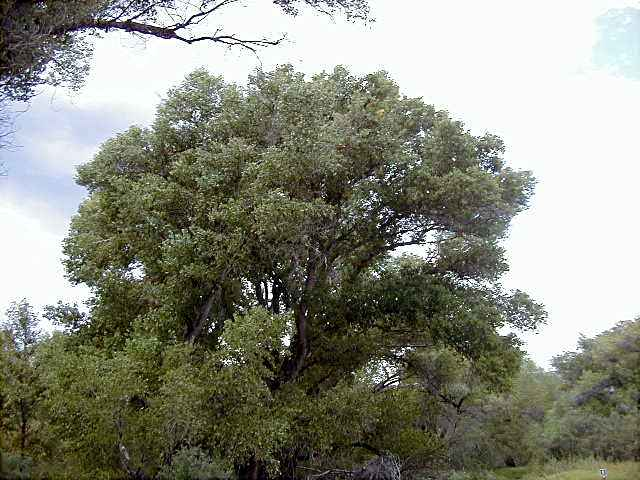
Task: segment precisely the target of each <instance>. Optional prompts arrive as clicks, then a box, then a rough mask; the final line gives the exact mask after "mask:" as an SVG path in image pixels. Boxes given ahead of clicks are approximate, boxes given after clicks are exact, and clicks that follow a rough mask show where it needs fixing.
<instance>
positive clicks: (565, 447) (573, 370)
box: [547, 319, 640, 459]
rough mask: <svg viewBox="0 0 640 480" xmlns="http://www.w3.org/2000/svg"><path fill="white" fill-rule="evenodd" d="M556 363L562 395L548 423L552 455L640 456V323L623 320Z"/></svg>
mask: <svg viewBox="0 0 640 480" xmlns="http://www.w3.org/2000/svg"><path fill="white" fill-rule="evenodd" d="M578 348H579V349H578V351H576V352H565V353H563V354H562V355H558V356H556V357H555V358H554V359H553V365H554V367H555V368H556V370H557V372H558V373H559V374H560V376H561V378H562V380H563V389H564V391H565V393H564V395H563V397H562V398H561V400H560V401H558V402H557V403H556V405H555V406H554V410H553V412H552V414H553V418H552V420H551V421H550V422H549V423H548V425H547V429H548V432H547V437H548V442H549V447H548V448H549V449H550V452H551V454H552V455H554V456H556V457H562V456H569V455H573V456H583V455H589V454H595V455H598V456H600V457H603V458H610V459H630V458H638V457H639V455H640V444H639V443H638V438H640V369H638V365H640V320H638V319H635V320H631V321H625V322H620V323H618V325H616V326H615V327H614V328H612V329H610V330H607V331H605V332H603V333H601V334H599V335H597V336H595V337H594V338H586V337H582V338H581V339H580V341H579V342H578Z"/></svg>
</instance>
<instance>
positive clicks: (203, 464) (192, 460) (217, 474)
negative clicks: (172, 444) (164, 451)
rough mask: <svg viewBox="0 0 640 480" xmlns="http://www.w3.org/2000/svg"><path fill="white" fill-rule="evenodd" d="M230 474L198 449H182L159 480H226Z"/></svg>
mask: <svg viewBox="0 0 640 480" xmlns="http://www.w3.org/2000/svg"><path fill="white" fill-rule="evenodd" d="M230 477H231V474H230V473H229V472H227V471H226V470H225V469H224V467H222V465H221V462H219V461H217V460H215V459H213V458H211V456H210V455H208V454H207V453H206V452H205V451H203V450H202V449H200V448H197V447H195V448H183V449H182V450H180V451H179V452H178V453H176V454H175V455H174V456H173V461H172V462H171V465H169V466H167V467H165V468H163V469H162V471H161V472H160V474H159V475H158V479H159V480H214V479H222V480H227V479H229V478H230Z"/></svg>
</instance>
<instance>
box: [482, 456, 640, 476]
mask: <svg viewBox="0 0 640 480" xmlns="http://www.w3.org/2000/svg"><path fill="white" fill-rule="evenodd" d="M601 468H606V469H607V470H608V472H609V476H608V478H607V480H640V463H638V462H621V463H612V462H605V461H601V460H594V459H587V460H579V461H571V462H550V463H547V464H544V465H534V466H528V467H517V468H500V469H498V470H496V471H495V472H494V474H495V476H496V478H497V479H498V480H600V479H601V477H600V469H601Z"/></svg>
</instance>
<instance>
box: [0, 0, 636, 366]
mask: <svg viewBox="0 0 640 480" xmlns="http://www.w3.org/2000/svg"><path fill="white" fill-rule="evenodd" d="M246 4H247V6H248V7H247V8H241V9H236V10H234V11H233V13H229V14H227V15H226V16H224V17H222V18H220V21H221V22H223V23H224V25H225V26H227V29H228V30H229V31H237V32H245V33H246V32H249V33H251V32H257V33H264V34H269V33H273V34H274V35H278V34H279V33H281V32H283V31H286V32H288V36H289V39H290V41H289V42H287V43H286V44H284V45H283V46H280V47H271V48H269V49H268V50H264V51H262V52H261V53H260V56H259V58H257V57H255V56H253V55H251V54H247V53H242V52H240V51H237V50H235V51H231V52H229V51H227V50H225V49H223V48H220V47H217V46H215V45H205V44H200V45H197V46H184V45H177V44H173V43H168V42H165V41H148V42H146V44H143V43H141V42H140V41H134V40H131V39H127V37H125V36H119V35H109V36H108V37H107V38H105V39H102V40H100V41H99V42H98V43H97V44H96V50H95V56H94V59H93V66H92V72H91V75H90V77H89V80H88V82H87V85H86V86H85V87H84V89H83V90H82V91H81V92H80V93H79V94H76V95H73V96H69V95H68V94H67V93H65V92H64V91H55V92H53V91H50V90H45V91H43V92H42V94H41V95H39V96H38V97H37V98H36V99H35V101H34V102H33V103H32V104H31V106H30V107H29V109H28V110H27V111H26V112H24V113H23V114H21V115H20V116H19V117H18V119H17V122H16V127H17V134H16V139H15V143H16V144H17V145H18V147H16V148H14V149H13V151H10V152H7V151H5V152H2V160H4V162H5V164H6V166H7V167H8V169H9V175H8V176H7V177H5V178H2V179H0V225H2V234H1V235H0V256H1V260H0V261H1V263H0V265H2V275H0V309H1V310H4V309H5V308H6V306H7V305H8V303H9V302H10V301H11V300H13V299H17V298H21V297H27V298H28V299H30V300H31V301H32V303H33V304H34V305H36V306H37V307H41V306H43V305H46V304H49V303H54V302H56V301H57V300H58V299H63V300H67V301H69V300H71V301H73V300H77V299H81V298H83V297H84V296H85V295H86V293H87V292H86V291H85V290H83V289H82V288H77V287H76V288H74V287H71V286H70V285H68V284H67V283H66V281H65V280H64V276H63V270H62V267H61V265H60V257H61V251H60V250H61V249H60V241H61V240H62V238H63V237H64V235H65V233H66V230H67V228H68V223H69V220H70V217H71V215H73V214H74V212H75V211H76V209H77V206H78V203H79V202H80V201H81V200H82V198H83V195H84V191H83V190H82V189H81V188H79V187H77V186H76V185H75V184H74V181H73V177H74V171H75V166H76V165H78V164H80V163H83V162H86V161H88V160H90V159H91V158H92V155H93V154H94V153H95V152H96V151H97V150H98V148H99V146H100V144H101V143H102V142H104V141H105V140H106V139H108V138H110V137H111V136H113V135H114V134H115V133H117V132H120V131H123V130H125V129H126V128H128V127H129V126H130V125H132V124H138V125H143V126H144V125H148V124H149V123H150V122H151V121H152V119H153V114H154V111H155V107H156V105H157V104H158V102H159V100H160V99H161V98H162V97H163V96H164V95H165V93H166V91H167V89H168V88H170V87H171V86H174V85H175V84H177V83H178V82H179V81H180V80H181V79H182V78H183V77H184V76H185V75H186V74H187V73H188V72H190V71H192V70H193V69H195V68H197V67H201V66H205V67H207V68H208V69H209V70H210V71H211V72H213V73H216V74H220V75H223V76H224V77H225V78H226V79H228V80H231V81H237V82H244V81H245V80H246V77H247V75H248V74H250V73H251V71H252V70H253V69H254V68H256V67H257V66H259V65H260V64H262V66H263V68H265V69H270V68H272V67H273V66H275V65H277V64H282V63H292V64H293V65H294V66H295V67H296V68H298V69H299V70H302V71H304V72H308V73H313V72H318V71H321V70H331V69H333V67H334V66H335V65H336V64H344V65H346V66H348V67H349V68H350V69H351V70H352V71H354V72H356V73H368V72H371V71H375V70H380V69H384V70H387V71H388V72H390V74H391V76H392V77H393V78H394V79H395V80H396V81H397V82H398V84H399V85H400V87H401V90H402V91H403V93H405V94H406V95H409V96H422V97H424V99H425V100H426V101H427V102H429V103H432V104H434V105H435V106H436V107H438V108H443V109H447V110H449V112H450V113H451V114H452V115H453V116H454V117H456V118H458V119H460V120H462V121H464V122H465V124H466V125H467V127H468V128H469V129H471V130H472V131H473V132H474V133H483V132H485V131H489V132H492V133H496V134H498V135H500V136H502V137H503V138H504V140H505V142H506V144H507V153H506V160H507V162H508V163H509V165H510V166H512V167H514V168H519V169H528V170H532V171H533V172H534V174H535V176H536V178H537V179H538V182H539V183H538V186H537V190H536V196H535V199H534V201H533V203H532V206H531V208H530V209H529V210H528V211H527V212H525V213H523V214H521V215H520V216H519V217H518V218H517V219H516V220H515V222H514V223H513V226H512V229H511V235H510V238H509V240H508V241H507V242H506V247H507V249H508V253H509V259H510V264H511V271H510V273H509V274H508V275H507V277H506V278H505V283H506V285H507V286H509V287H513V288H520V289H522V290H525V291H527V292H528V293H530V294H531V295H532V296H534V297H535V298H536V299H537V300H539V301H541V302H543V303H544V304H545V305H546V307H547V310H548V311H549V324H548V325H547V326H546V327H544V328H542V329H541V331H540V332H539V333H538V334H537V335H534V336H529V337H527V349H528V352H529V354H530V355H531V356H532V358H533V359H534V360H535V361H536V362H538V363H539V364H541V365H543V366H547V365H548V360H549V359H550V358H551V356H553V355H555V354H557V353H560V352H562V351H564V350H567V349H574V348H575V343H576V340H577V338H578V335H579V334H580V333H583V334H585V335H587V336H592V335H594V334H596V333H598V332H600V331H602V330H605V329H607V328H610V327H611V326H613V325H614V324H615V323H616V322H618V321H620V320H626V319H631V318H634V317H635V316H637V315H639V314H640V296H639V295H638V272H639V271H640V256H639V255H638V254H637V243H638V238H639V236H640V235H639V234H640V226H639V225H640V222H639V220H638V217H639V215H638V197H639V193H638V180H639V178H640V162H639V161H638V151H639V149H638V140H639V139H640V135H639V134H638V112H640V80H637V79H636V80H634V79H632V78H625V77H621V76H615V75H612V74H609V73H607V72H605V71H602V70H598V69H596V68H595V67H594V66H593V65H592V62H591V58H592V49H593V45H594V42H595V41H596V23H595V20H596V18H597V17H598V16H599V15H601V14H603V13H604V12H605V11H607V10H608V9H609V8H613V7H616V6H624V5H635V4H637V2H633V1H619V2H616V1H612V0H592V1H590V0H575V1H569V0H564V1H562V2H558V1H557V0H553V1H551V0H539V1H537V2H517V1H508V0H503V1H496V0H483V1H482V2H474V1H471V0H467V1H451V0H447V1H444V0H439V1H436V0H395V1H391V0H373V1H372V2H371V4H372V8H373V14H374V16H375V18H376V20H377V21H376V22H375V23H374V24H373V25H371V26H363V25H353V24H348V23H345V22H343V21H341V20H336V21H335V22H331V21H330V20H328V19H327V18H324V17H322V16H318V15H310V14H307V15H303V16H301V17H299V18H298V19H295V20H292V19H288V18H285V17H283V16H282V15H280V14H278V13H277V11H276V10H275V9H274V8H272V7H271V6H270V2H265V1H264V0H255V1H253V2H251V1H247V2H246ZM400 5H402V7H400ZM636 78H640V75H638V76H637V77H636Z"/></svg>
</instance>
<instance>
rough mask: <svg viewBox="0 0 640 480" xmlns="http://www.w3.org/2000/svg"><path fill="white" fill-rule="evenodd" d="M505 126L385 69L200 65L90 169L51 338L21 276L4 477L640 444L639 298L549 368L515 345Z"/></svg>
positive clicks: (623, 451) (476, 457)
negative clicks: (471, 120)
mask: <svg viewBox="0 0 640 480" xmlns="http://www.w3.org/2000/svg"><path fill="white" fill-rule="evenodd" d="M503 149H504V147H503V144H502V142H501V140H500V139H499V138H497V137H495V136H493V135H483V136H480V137H478V136H473V135H472V134H470V133H469V132H468V131H467V130H465V129H464V127H463V125H462V123H460V122H458V121H455V120H453V119H451V118H450V117H449V115H448V114H447V113H446V112H444V111H439V110H437V109H435V108H434V107H433V106H431V105H427V104H425V103H424V102H423V101H422V99H416V98H407V97H404V96H402V95H401V94H400V92H399V88H398V86H397V85H395V84H394V82H393V81H392V80H391V79H390V78H389V77H388V75H387V74H385V73H384V72H379V73H374V74H370V75H366V76H363V77H357V76H354V75H352V74H350V73H349V71H348V70H346V69H345V68H342V67H338V68H336V69H335V70H334V71H333V72H331V73H322V74H318V75H315V76H313V77H312V78H305V76H304V75H302V74H300V73H298V72H296V71H294V70H293V68H291V67H289V66H285V67H280V68H278V69H276V70H274V71H272V72H262V71H258V72H256V74H255V75H253V76H252V77H250V79H249V82H248V84H247V85H235V84H230V83H227V82H225V81H224V79H223V78H221V77H215V76H212V75H210V74H208V73H207V72H206V71H203V70H198V71H196V72H194V73H192V74H191V75H189V76H188V77H187V78H186V80H185V81H184V82H183V83H182V84H181V85H179V86H178V87H176V88H175V89H173V90H172V91H171V92H170V94H169V95H168V97H167V98H166V99H165V100H164V101H163V102H162V104H161V105H160V107H159V109H158V112H157V116H156V120H155V122H154V123H153V125H152V126H151V127H150V128H139V127H132V128H130V129H129V130H127V131H126V132H124V133H122V134H120V135H118V136H116V137H115V138H113V139H111V140H109V141H107V142H105V144H104V145H103V146H102V148H101V150H100V152H99V153H98V154H97V155H96V156H95V158H94V159H93V160H92V161H90V162H89V163H87V164H85V165H83V166H82V167H80V168H79V170H78V183H79V184H80V185H82V186H84V187H86V188H87V190H88V197H87V199H86V200H85V201H84V202H83V203H82V205H81V206H80V208H79V211H78V214H77V215H76V216H75V217H74V218H73V220H72V223H71V228H70V232H69V235H68V236H67V238H66V239H65V241H64V252H65V255H66V258H65V261H64V264H65V267H66V270H67V274H68V277H69V278H70V279H71V280H72V281H73V282H76V283H82V284H85V285H87V286H89V287H90V288H91V292H92V295H91V298H90V300H89V301H88V302H87V304H86V305H85V306H82V307H79V306H77V305H69V304H65V303H63V302H60V303H58V304H57V305H53V306H50V307H47V308H46V310H45V312H44V316H45V317H46V318H47V319H48V320H49V321H51V322H53V323H55V324H57V325H58V327H59V329H58V331H56V332H55V333H54V334H53V335H51V336H42V335H41V334H40V332H39V331H38V329H37V324H38V320H39V319H38V317H37V315H36V314H35V312H34V311H33V309H32V308H31V307H30V306H29V304H28V302H27V301H26V300H25V301H21V302H18V303H16V304H14V305H12V306H11V307H10V309H9V310H8V312H7V317H6V320H5V321H4V323H3V324H2V335H1V337H0V340H1V342H2V343H1V344H0V373H1V375H2V383H0V404H1V406H2V409H1V410H0V412H1V413H0V429H1V433H2V437H1V438H2V444H1V445H0V448H1V450H2V452H3V458H2V461H1V463H0V465H1V467H2V469H3V471H2V475H3V476H4V477H6V478H74V479H76V478H77V479H82V478H92V479H93V478H104V479H108V478H130V479H136V480H146V479H169V478H185V479H187V478H197V479H212V478H217V479H230V478H234V479H239V480H244V479H247V480H267V479H275V478H279V479H283V480H285V479H286V480H291V479H297V478H303V477H308V476H310V475H315V477H323V476H331V477H340V478H342V477H345V476H346V477H349V478H353V479H354V480H399V479H400V478H401V477H405V478H409V479H411V478H416V479H418V478H427V477H429V476H434V475H438V476H440V477H442V478H447V477H450V478H451V479H452V480H455V479H459V480H472V479H491V478H494V474H492V473H490V472H491V471H492V470H495V469H496V468H498V469H499V468H500V467H516V468H513V469H500V470H497V471H496V475H497V476H498V477H502V478H516V477H517V476H518V475H524V476H523V477H522V478H532V477H531V476H532V475H534V476H535V475H539V476H540V475H551V474H553V475H555V474H556V473H557V470H553V468H556V469H558V468H560V465H563V464H562V463H561V462H564V461H565V460H566V459H570V458H578V457H589V456H594V455H595V456H596V457H597V458H598V459H600V460H599V461H606V462H612V461H629V460H632V459H637V458H638V454H639V447H638V438H640V435H639V431H638V408H637V406H638V398H639V397H638V386H639V381H638V379H639V378H638V374H639V372H638V368H637V365H638V362H639V360H640V359H639V354H640V345H639V341H640V340H639V339H640V331H639V328H640V321H639V320H634V321H628V322H621V323H620V324H618V325H617V326H616V327H615V328H614V329H612V330H610V331H607V332H604V333H602V334H601V335H599V336H597V337H595V338H593V339H586V338H584V339H582V340H581V341H580V344H579V347H580V348H579V350H578V351H577V352H568V353H564V354H562V355H559V356H558V357H557V358H556V359H555V360H554V366H555V372H546V371H544V370H542V369H540V368H539V367H537V366H536V365H535V364H533V363H532V362H531V361H529V360H528V359H526V358H525V357H524V353H523V351H522V350H521V348H520V347H521V341H520V340H519V338H518V336H517V334H518V333H519V332H522V331H530V330H535V329H536V328H537V327H538V326H539V325H540V324H541V323H543V322H544V321H545V316H546V314H545V311H544V309H543V307H542V306H541V305H539V304H538V303H536V302H535V301H533V300H532V299H531V298H529V297H528V296H527V295H526V294H525V293H524V292H521V291H517V290H516V291H509V290H506V289H504V288H503V286H502V285H501V284H500V278H501V275H502V274H503V273H504V272H505V271H506V270H507V264H506V260H505V256H504V250H503V249H502V247H501V246H500V242H501V240H502V239H503V238H504V237H505V236H506V234H507V232H508V228H509V224H510V222H511V220H512V219H513V217H514V216H515V215H517V214H518V213H519V212H521V211H522V210H524V209H525V208H526V207H527V204H528V201H529V199H530V197H531V194H532V191H533V185H534V180H533V178H532V176H531V174H530V173H529V172H522V171H515V170H513V169H511V168H509V167H508V166H507V165H506V164H505V162H504V160H503V159H502V152H503ZM410 246H411V247H420V250H419V251H420V255H416V254H414V255H408V254H405V255H400V254H398V249H399V248H401V247H410ZM507 329H508V330H510V331H512V332H515V333H510V334H503V333H501V332H504V331H505V330H507ZM559 462H560V463H559ZM537 465H543V466H542V467H537ZM627 465H628V466H629V467H628V468H632V467H633V464H629V463H627V464H619V465H618V464H616V466H615V469H614V467H612V468H611V471H612V472H618V471H620V472H624V471H625V469H627ZM517 467H520V468H517ZM589 468H590V467H589ZM616 469H619V470H616ZM580 471H582V469H581V468H578V469H576V475H579V474H580V473H579V472H580ZM584 471H588V469H586V470H584ZM562 475H572V473H570V472H567V473H566V474H565V473H562ZM537 478H541V477H537ZM551 478H556V477H551ZM557 478H565V477H557ZM566 478H571V477H566ZM612 478H613V477H612Z"/></svg>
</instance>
